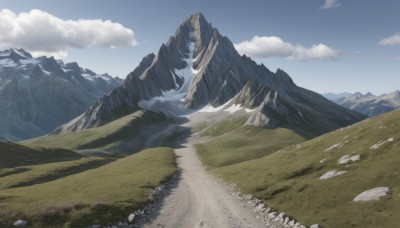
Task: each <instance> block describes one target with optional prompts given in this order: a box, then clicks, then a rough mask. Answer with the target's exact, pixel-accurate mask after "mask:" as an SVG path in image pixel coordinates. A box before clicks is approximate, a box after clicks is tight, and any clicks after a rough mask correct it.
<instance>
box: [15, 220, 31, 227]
mask: <svg viewBox="0 0 400 228" xmlns="http://www.w3.org/2000/svg"><path fill="white" fill-rule="evenodd" d="M26 225H28V221H25V220H22V219H20V220H17V221H15V222H14V223H13V226H16V227H25V226H26Z"/></svg>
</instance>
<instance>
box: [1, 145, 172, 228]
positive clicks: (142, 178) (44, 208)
mask: <svg viewBox="0 0 400 228" xmlns="http://www.w3.org/2000/svg"><path fill="white" fill-rule="evenodd" d="M87 159H90V158H87ZM87 159H86V160H83V161H76V162H74V163H72V162H64V163H49V164H44V165H38V166H29V167H20V168H25V169H28V171H26V172H25V173H15V174H10V175H7V176H0V183H2V184H0V199H1V201H0V215H1V216H0V226H1V227H8V226H10V225H11V224H12V223H13V222H14V221H16V220H17V219H21V218H24V219H25V220H27V221H28V222H29V224H30V227H63V226H65V227H88V226H89V225H92V224H101V225H106V224H109V223H110V222H118V221H121V220H122V219H124V218H127V216H128V215H129V214H130V213H132V212H133V211H134V210H137V209H139V208H140V207H141V206H143V205H144V203H146V202H147V201H148V200H149V199H148V194H149V192H150V191H151V190H152V189H154V188H156V187H158V186H159V185H160V184H162V183H163V182H165V181H166V180H168V179H169V178H170V177H171V176H172V175H173V174H174V173H175V171H176V164H175V155H174V153H173V150H172V149H169V148H153V149H149V150H146V151H142V152H140V153H137V154H135V155H132V156H129V157H125V158H122V159H119V160H117V161H114V162H111V163H109V162H110V161H108V163H109V164H107V165H104V162H103V166H101V167H98V166H97V167H91V170H88V169H80V170H79V172H76V173H75V174H73V175H59V176H57V177H56V178H53V179H47V180H43V177H46V175H49V174H57V173H60V172H63V170H64V171H65V170H68V169H72V168H74V167H75V169H76V167H79V166H80V165H83V164H85V163H88V161H87ZM91 159H92V160H93V159H97V160H98V159H99V158H91ZM79 163H80V165H79ZM40 177H42V178H41V179H40ZM27 180H30V181H31V183H30V184H29V185H27V184H24V183H26V181H27ZM32 181H33V182H32ZM35 181H36V182H35Z"/></svg>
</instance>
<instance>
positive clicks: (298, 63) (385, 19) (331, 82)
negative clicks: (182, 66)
mask: <svg viewBox="0 0 400 228" xmlns="http://www.w3.org/2000/svg"><path fill="white" fill-rule="evenodd" d="M324 6H325V7H324ZM0 9H2V10H3V11H2V13H0V30H1V29H2V31H1V33H3V34H4V31H8V30H9V29H10V28H7V27H5V26H3V28H2V25H4V24H5V23H6V22H5V18H19V19H21V20H18V21H21V22H18V23H20V24H18V26H20V25H21V24H22V25H21V27H22V28H24V27H23V26H26V23H25V24H23V23H24V20H22V18H23V17H22V16H21V14H20V13H26V15H28V16H27V17H26V18H28V19H26V20H28V21H31V20H38V19H37V18H41V17H40V16H41V15H42V16H43V15H44V14H46V15H47V16H46V17H43V18H44V19H43V18H42V19H43V20H45V19H46V18H50V19H54V18H56V19H57V21H58V22H57V23H59V24H61V25H63V26H64V25H65V26H67V28H68V29H67V30H71V31H72V32H71V33H73V34H76V31H78V32H79V31H86V32H83V33H81V34H80V33H78V35H71V34H70V35H69V36H68V37H66V35H65V34H64V33H63V34H62V35H60V34H57V31H58V30H54V31H53V32H49V33H50V34H49V35H47V34H46V33H47V32H48V27H47V26H45V25H44V26H40V25H41V24H40V23H42V22H43V21H38V22H37V23H38V24H37V25H35V26H36V27H35V31H36V33H35V32H32V33H24V34H25V35H24V36H20V37H18V36H17V35H16V36H11V35H10V36H9V37H5V36H4V35H3V37H2V35H0V47H2V48H6V47H10V46H13V45H14V46H22V47H24V48H25V49H31V50H30V51H33V52H35V53H38V54H40V53H46V54H51V53H53V54H57V55H58V54H59V56H62V57H63V58H64V61H66V62H70V61H77V62H78V63H79V64H80V65H81V66H83V67H87V68H90V69H92V70H94V71H96V72H98V73H104V72H108V73H110V74H112V75H118V76H120V77H122V78H124V77H125V76H126V75H127V74H128V73H129V72H131V71H132V70H133V69H134V68H135V67H136V66H137V65H138V63H139V62H140V60H141V59H142V58H143V57H144V56H145V55H147V54H148V53H150V52H157V51H158V48H159V47H160V46H161V44H162V43H164V42H166V41H167V39H168V37H169V36H170V35H172V34H173V33H174V32H175V30H176V28H177V27H178V25H179V24H180V23H181V22H182V21H184V20H185V19H186V18H187V17H189V16H190V15H191V14H193V13H195V12H197V11H200V12H202V13H203V14H204V16H205V17H206V19H207V20H208V21H209V22H211V23H212V25H213V26H214V27H216V28H218V30H219V31H220V32H221V34H223V35H225V36H227V37H229V38H230V39H231V41H232V42H233V43H234V44H237V45H238V46H237V48H238V50H239V52H241V53H246V54H248V55H250V56H252V57H253V59H254V60H255V61H256V62H258V63H261V62H262V63H264V65H266V66H267V67H268V68H270V69H271V70H273V71H275V70H276V69H277V68H281V69H283V70H285V71H286V72H288V73H289V74H290V75H291V77H292V78H293V80H294V81H295V83H296V84H298V85H300V86H302V87H305V88H308V89H311V90H314V91H316V92H320V93H325V92H344V91H348V92H355V91H361V92H363V93H365V92H367V91H371V92H373V93H376V94H381V93H387V92H391V91H394V90H396V89H400V88H399V85H400V35H399V36H396V34H399V33H400V26H399V25H400V24H399V21H400V13H399V9H400V1H397V0H380V1H376V0H302V1H300V0H257V1H243V0H229V1H228V0H226V1H215V0H214V1H211V0H202V1H188V0H168V1H166V0H158V1H152V0H136V1H131V0H119V1H111V0H108V1H106V0H85V1H78V0H59V1H54V0H32V1H26V0H2V1H1V3H0ZM4 9H8V10H9V11H7V12H5V11H4ZM32 9H38V11H36V13H31V14H30V12H31V10H32ZM12 14H14V16H13V15H12ZM50 19H49V20H50ZM80 19H81V21H79V20H80ZM96 19H101V21H94V20H96ZM26 20H25V21H26ZM82 20H86V22H82ZM107 20H110V22H109V23H107V22H106V21H107ZM71 21H72V22H71ZM9 23H11V24H12V23H14V22H9ZM117 23H118V24H117ZM12 25H13V24H12ZM63 26H61V27H62V28H63ZM85 26H86V27H85ZM7 29H8V30H7ZM26 29H29V27H26ZM82 29H83V30H82ZM101 29H103V30H101ZM103 31H111V32H106V33H104V32H103ZM13 34H14V33H13ZM38 34H39V35H38ZM43 34H44V35H43ZM93 34H94V35H93ZM42 35H43V36H42ZM29 36H31V37H29ZM255 36H257V37H258V38H257V39H254V37H255ZM10 37H11V38H10ZM42 37H43V39H44V40H43V41H42V40H41V38H42ZM46 37H48V38H49V39H51V40H50V41H49V40H46ZM53 37H54V38H53ZM387 38H390V39H387ZM58 39H60V41H58ZM62 39H64V40H62ZM384 39H386V40H384ZM28 41H29V42H28ZM246 41H247V42H246ZM41 42H42V43H41ZM49 43H55V44H54V45H53V46H51V45H48V44H49ZM239 44H242V45H241V46H240V45H239ZM239 46H240V47H241V48H240V49H239ZM34 47H35V48H34ZM40 48H42V49H43V50H39V49H40ZM252 48H253V49H252ZM33 49H35V50H33ZM252 50H253V51H252ZM254 50H256V52H255V51H254Z"/></svg>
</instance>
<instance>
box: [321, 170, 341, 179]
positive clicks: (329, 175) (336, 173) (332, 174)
mask: <svg viewBox="0 0 400 228" xmlns="http://www.w3.org/2000/svg"><path fill="white" fill-rule="evenodd" d="M345 173H347V171H337V170H331V171H328V172H326V173H325V174H324V175H322V176H320V177H319V179H320V180H326V179H329V178H332V177H336V176H340V175H343V174H345Z"/></svg>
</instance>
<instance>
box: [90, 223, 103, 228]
mask: <svg viewBox="0 0 400 228" xmlns="http://www.w3.org/2000/svg"><path fill="white" fill-rule="evenodd" d="M90 228H101V226H100V225H97V224H95V225H91V226H90Z"/></svg>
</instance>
